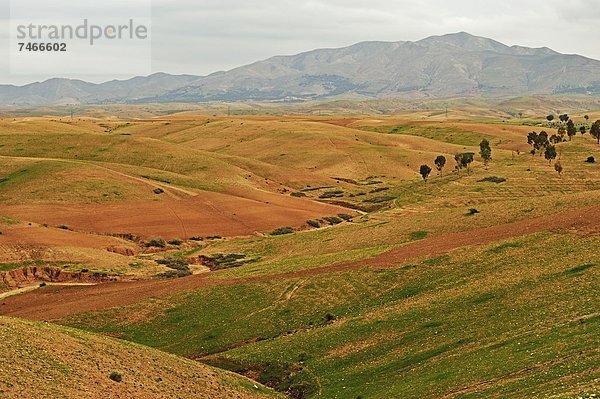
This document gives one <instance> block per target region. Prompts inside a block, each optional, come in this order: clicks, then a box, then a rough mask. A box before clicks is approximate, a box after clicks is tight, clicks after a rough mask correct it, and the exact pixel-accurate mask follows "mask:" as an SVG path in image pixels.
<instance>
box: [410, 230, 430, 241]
mask: <svg viewBox="0 0 600 399" xmlns="http://www.w3.org/2000/svg"><path fill="white" fill-rule="evenodd" d="M428 234H429V233H428V232H426V231H423V230H422V231H413V232H412V233H410V234H409V236H410V239H411V240H413V241H417V240H423V239H425V238H427V235H428Z"/></svg>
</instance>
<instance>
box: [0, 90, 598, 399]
mask: <svg viewBox="0 0 600 399" xmlns="http://www.w3.org/2000/svg"><path fill="white" fill-rule="evenodd" d="M459 102H461V103H462V104H463V105H462V106H463V108H462V110H461V111H460V112H459V111H456V110H453V111H451V113H450V115H449V116H448V117H446V115H445V109H444V108H443V107H440V104H439V103H431V104H429V106H430V107H431V108H426V107H425V106H424V107H423V108H422V109H420V110H418V111H416V110H412V111H410V110H405V111H403V112H399V113H398V114H395V115H375V116H369V117H366V116H355V115H343V114H338V115H333V116H307V115H296V116H278V115H258V116H257V115H254V116H223V115H221V116H215V115H213V114H212V113H210V114H209V113H208V112H202V111H188V112H182V113H177V114H172V115H168V116H164V115H163V116H160V117H156V118H151V119H146V120H128V119H118V118H116V117H111V118H106V119H98V118H92V117H77V118H73V119H71V118H64V117H63V118H59V117H40V118H37V117H22V118H5V119H2V120H1V121H0V127H2V134H1V136H2V137H1V138H2V142H3V146H2V147H0V202H1V203H0V231H1V232H2V234H1V235H0V254H2V255H3V257H4V259H5V261H4V262H7V263H0V271H7V272H12V273H13V274H14V276H16V277H20V279H17V280H19V281H17V283H19V284H12V285H10V284H6V285H7V286H6V287H0V289H1V291H2V293H1V294H0V295H3V294H6V295H7V296H6V297H3V299H2V306H0V314H2V315H5V316H11V317H23V318H27V319H31V320H38V321H49V322H52V323H56V324H60V325H63V326H67V327H74V328H79V329H82V330H85V331H89V332H92V333H99V334H103V335H109V336H112V337H118V338H121V339H124V340H127V341H131V342H134V343H137V344H142V345H146V346H149V347H153V348H156V349H160V350H163V351H165V352H169V353H172V354H174V355H177V356H183V357H186V358H188V359H192V360H195V361H197V362H200V363H204V364H206V365H210V366H213V367H218V368H221V369H227V370H230V371H233V372H236V373H238V374H241V375H244V376H246V377H248V378H251V379H253V380H255V381H257V382H259V383H260V384H264V385H266V386H269V387H272V388H274V389H276V390H278V391H280V392H282V393H287V394H288V395H289V396H291V397H293V398H302V399H305V398H319V397H323V398H358V397H362V398H375V399H379V398H380V399H388V398H390V397H397V398H432V399H433V398H454V397H456V398H459V397H460V398H463V397H464V398H490V397H493V398H507V399H508V398H510V399H514V398H522V399H529V398H532V397H533V398H538V397H539V398H561V399H562V398H567V399H575V398H586V399H588V398H590V399H591V398H593V397H596V396H594V395H597V394H598V393H599V389H600V352H599V351H598V339H597V330H598V321H599V320H600V318H599V317H598V305H597V304H598V289H597V281H598V273H599V269H598V265H600V253H599V252H598V251H597V248H598V243H599V237H600V229H599V227H598V226H600V211H599V207H598V191H599V190H600V163H598V162H597V161H596V160H598V159H600V146H599V145H598V144H597V140H596V139H595V138H593V137H591V135H590V134H589V133H586V134H584V135H582V134H580V133H578V134H577V136H575V137H573V139H572V140H571V141H564V142H561V143H558V144H557V145H556V150H557V153H558V154H559V157H560V158H559V161H560V162H561V165H562V166H563V167H564V169H563V171H562V174H558V173H557V171H556V170H555V168H554V167H553V165H552V162H548V160H546V159H545V158H544V156H543V154H539V153H538V154H535V156H532V154H530V153H529V151H530V149H531V147H530V146H528V144H527V135H528V133H529V132H531V131H532V130H536V131H539V130H542V129H543V130H546V131H547V132H548V133H549V134H556V133H557V127H558V125H550V124H547V123H546V122H545V115H546V113H545V112H544V113H540V110H544V111H545V110H547V109H554V108H555V107H561V108H562V107H563V106H566V105H569V103H568V102H567V101H566V100H565V101H558V100H552V101H549V102H547V101H545V100H544V99H543V98H529V99H525V98H523V99H514V100H511V101H507V102H503V103H500V104H501V106H502V107H503V108H506V109H510V110H517V111H518V110H522V111H523V115H536V117H526V116H523V118H518V119H517V118H514V119H510V118H509V116H508V115H506V114H503V113H501V112H502V111H499V110H498V108H497V106H496V105H494V106H491V107H488V108H486V107H485V103H484V102H480V101H473V102H470V101H465V102H462V100H461V101H459ZM394 104H397V103H396V102H395V101H390V105H394ZM586 104H587V103H580V102H578V101H574V102H573V103H572V104H570V105H569V106H570V107H572V109H573V110H577V109H580V108H581V111H580V112H577V113H576V112H573V114H572V115H571V117H572V118H573V120H574V121H575V123H576V124H577V125H585V124H586V119H585V118H584V115H588V116H591V120H592V121H593V120H596V119H598V118H600V113H598V111H594V110H593V109H587V110H586V109H585V107H586ZM339 105H340V106H343V103H339ZM404 105H406V104H404ZM423 105H425V104H423ZM592 105H594V104H592ZM379 106H387V102H386V101H382V102H381V103H380V105H379ZM400 106H402V104H400ZM528 107H529V108H528ZM596 108H597V107H596ZM277 111H278V112H281V113H282V114H283V113H284V112H283V111H282V110H277ZM98 112H100V110H98ZM495 115H496V116H495ZM544 123H546V124H545V125H544ZM483 139H487V140H488V141H489V142H490V144H491V147H492V150H493V157H492V160H491V162H490V164H489V165H487V166H486V165H484V164H483V162H482V159H481V157H480V156H479V154H478V152H479V144H480V142H481V141H482V140H483ZM464 152H473V153H475V154H476V155H475V161H474V162H473V164H471V166H470V167H469V168H468V170H464V169H463V170H455V169H454V166H455V163H454V155H455V154H457V153H464ZM438 155H443V156H445V157H446V159H447V164H446V165H445V168H444V169H443V170H442V171H440V172H438V173H436V172H437V171H434V172H433V173H432V174H431V175H430V176H429V179H428V181H427V182H425V181H423V179H422V178H421V176H420V175H419V173H418V171H419V167H420V165H423V164H428V165H430V166H434V164H433V160H434V159H435V158H436V157H437V156H438ZM591 156H593V157H594V158H595V159H594V161H596V162H591V161H589V160H588V158H589V157H591ZM586 160H588V161H587V162H586ZM555 162H556V160H555ZM156 188H161V189H162V190H163V191H164V192H163V193H161V194H160V195H158V194H155V193H154V191H153V190H154V189H156ZM107 215H108V217H107ZM114 215H116V216H114ZM309 218H310V219H309ZM61 225H66V226H67V227H68V229H64V228H60V226H61ZM285 226H289V228H287V229H278V230H281V231H282V232H281V231H280V232H278V233H277V234H271V233H275V231H273V230H271V229H274V228H276V227H281V228H283V227H285ZM219 232H220V233H222V234H223V237H214V236H213V235H214V234H217V233H219ZM116 233H132V234H133V235H135V234H140V235H141V237H135V236H132V235H128V234H116ZM115 234H116V235H117V236H116V237H115V236H114V235H115ZM155 234H161V235H162V237H163V238H164V239H165V240H168V241H169V242H168V243H167V242H165V243H163V245H162V246H153V245H150V241H155V240H150V238H159V237H156V236H155ZM209 235H211V236H212V237H209ZM173 238H178V239H177V240H175V239H173ZM115 251H116V252H115ZM34 267H52V268H54V269H53V270H55V269H60V270H62V271H64V272H66V273H69V274H66V273H65V275H63V277H64V278H62V279H54V280H53V279H52V278H49V277H51V276H42V278H41V279H40V278H35V276H30V277H32V278H29V279H27V278H24V277H26V274H27V271H28V270H31V268H34ZM168 268H171V269H173V270H167V269H168ZM83 269H88V270H87V272H85V273H84V272H83ZM188 269H189V270H188ZM60 270H59V271H60ZM97 271H98V272H104V273H108V274H110V276H109V277H110V279H108V280H106V281H94V280H90V275H89V274H86V273H93V272H97ZM175 271H184V272H187V273H183V274H178V273H176V272H175ZM165 274H167V276H165ZM113 275H115V276H113ZM70 276H71V277H73V278H70ZM92 276H93V275H92ZM76 277H77V278H78V279H79V280H77V279H75V278H76ZM112 277H115V279H112ZM78 281H79V282H87V283H92V284H94V283H95V284H94V285H89V284H86V285H82V284H72V283H73V282H78ZM42 282H43V283H45V284H41V283H42ZM65 282H66V283H70V284H68V285H64V284H60V283H65ZM14 288H24V289H27V290H26V291H19V292H15V291H14ZM8 295H10V296H8ZM49 328H50V327H49ZM110 342H113V341H110ZM99 353H101V354H102V353H104V352H102V351H101V350H100V351H99ZM101 359H102V357H101ZM115 367H116V366H115ZM109 368H112V367H109ZM129 373H130V372H128V371H127V369H125V372H124V378H127V377H128V376H129ZM102 375H104V374H102ZM144 386H146V384H145V383H144ZM217 397H218V396H217Z"/></svg>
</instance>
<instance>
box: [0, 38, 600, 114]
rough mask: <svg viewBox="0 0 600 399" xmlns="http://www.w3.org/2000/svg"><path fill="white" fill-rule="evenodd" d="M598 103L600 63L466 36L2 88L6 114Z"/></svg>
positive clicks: (0, 93)
mask: <svg viewBox="0 0 600 399" xmlns="http://www.w3.org/2000/svg"><path fill="white" fill-rule="evenodd" d="M598 93H600V61H596V60H592V59H589V58H586V57H582V56H579V55H565V54H560V53H557V52H555V51H553V50H551V49H549V48H537V49H534V48H527V47H521V46H512V47H509V46H506V45H504V44H502V43H499V42H497V41H494V40H492V39H487V38H483V37H476V36H472V35H470V34H468V33H464V32H461V33H456V34H449V35H444V36H432V37H429V38H426V39H423V40H420V41H417V42H409V41H400V42H363V43H358V44H355V45H352V46H349V47H345V48H338V49H319V50H314V51H309V52H305V53H302V54H298V55H292V56H276V57H273V58H270V59H267V60H264V61H259V62H256V63H253V64H251V65H246V66H242V67H239V68H236V69H233V70H230V71H225V72H217V73H214V74H211V75H209V76H205V77H199V76H192V75H180V76H173V75H168V74H164V73H160V74H154V75H151V76H148V77H136V78H133V79H130V80H126V81H111V82H106V83H102V84H92V83H87V82H83V81H79V80H69V79H51V80H48V81H45V82H42V83H33V84H30V85H26V86H22V87H17V86H12V85H4V86H0V104H13V105H49V104H102V103H109V102H112V103H115V102H119V103H148V102H210V101H281V100H310V99H324V98H333V97H344V98H355V99H356V98H387V97H407V98H447V97H481V96H485V97H503V96H523V95H538V94H598Z"/></svg>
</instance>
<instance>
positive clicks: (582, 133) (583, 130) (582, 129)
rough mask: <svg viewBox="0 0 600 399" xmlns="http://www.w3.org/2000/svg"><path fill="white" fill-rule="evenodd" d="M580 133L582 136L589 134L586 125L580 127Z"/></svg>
mask: <svg viewBox="0 0 600 399" xmlns="http://www.w3.org/2000/svg"><path fill="white" fill-rule="evenodd" d="M579 133H581V135H582V136H583V135H584V134H586V133H587V128H586V127H585V125H581V126H580V127H579Z"/></svg>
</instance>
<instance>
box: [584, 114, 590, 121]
mask: <svg viewBox="0 0 600 399" xmlns="http://www.w3.org/2000/svg"><path fill="white" fill-rule="evenodd" d="M583 118H584V119H585V123H588V122H589V121H590V116H589V115H586V116H584V117H583Z"/></svg>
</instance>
